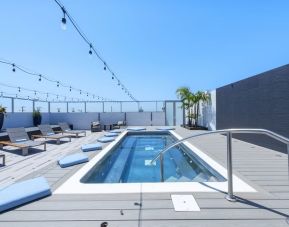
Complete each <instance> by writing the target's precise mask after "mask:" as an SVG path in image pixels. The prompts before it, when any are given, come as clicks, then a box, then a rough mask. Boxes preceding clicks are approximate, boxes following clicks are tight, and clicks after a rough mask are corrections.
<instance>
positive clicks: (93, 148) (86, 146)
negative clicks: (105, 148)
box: [81, 143, 102, 152]
mask: <svg viewBox="0 0 289 227" xmlns="http://www.w3.org/2000/svg"><path fill="white" fill-rule="evenodd" d="M101 149H102V145H101V144H100V143H93V144H84V145H82V146H81V150H82V151H83V152H87V151H96V150H101Z"/></svg>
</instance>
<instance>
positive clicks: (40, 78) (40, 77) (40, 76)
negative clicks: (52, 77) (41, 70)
mask: <svg viewBox="0 0 289 227" xmlns="http://www.w3.org/2000/svg"><path fill="white" fill-rule="evenodd" d="M41 80H42V75H41V74H40V75H39V79H38V81H39V82H40V81H41Z"/></svg>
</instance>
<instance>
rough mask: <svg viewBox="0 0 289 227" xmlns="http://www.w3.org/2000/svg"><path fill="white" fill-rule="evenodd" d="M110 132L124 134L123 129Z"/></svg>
mask: <svg viewBox="0 0 289 227" xmlns="http://www.w3.org/2000/svg"><path fill="white" fill-rule="evenodd" d="M110 132H113V133H121V132H123V130H122V129H114V130H111V131H110Z"/></svg>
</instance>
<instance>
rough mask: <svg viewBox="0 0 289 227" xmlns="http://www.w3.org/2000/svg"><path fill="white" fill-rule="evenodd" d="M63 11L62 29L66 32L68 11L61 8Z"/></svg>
mask: <svg viewBox="0 0 289 227" xmlns="http://www.w3.org/2000/svg"><path fill="white" fill-rule="evenodd" d="M61 9H62V12H63V17H62V19H61V28H62V30H66V28H67V27H66V18H65V15H66V11H65V9H64V7H62V8H61Z"/></svg>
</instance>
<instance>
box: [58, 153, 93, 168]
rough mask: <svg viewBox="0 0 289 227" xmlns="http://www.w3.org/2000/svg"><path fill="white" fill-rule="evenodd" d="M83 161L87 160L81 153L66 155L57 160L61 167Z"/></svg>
mask: <svg viewBox="0 0 289 227" xmlns="http://www.w3.org/2000/svg"><path fill="white" fill-rule="evenodd" d="M84 162H88V157H87V156H86V155H84V154H82V153H76V154H72V155H68V156H66V157H64V158H61V159H59V160H58V164H59V165H60V167H61V168H65V167H68V166H73V165H77V164H80V163H84Z"/></svg>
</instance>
